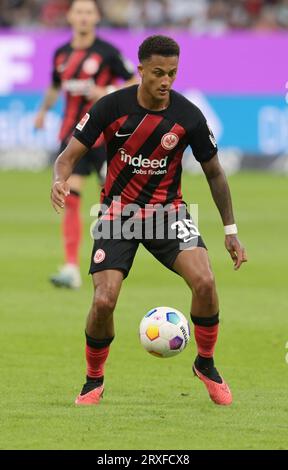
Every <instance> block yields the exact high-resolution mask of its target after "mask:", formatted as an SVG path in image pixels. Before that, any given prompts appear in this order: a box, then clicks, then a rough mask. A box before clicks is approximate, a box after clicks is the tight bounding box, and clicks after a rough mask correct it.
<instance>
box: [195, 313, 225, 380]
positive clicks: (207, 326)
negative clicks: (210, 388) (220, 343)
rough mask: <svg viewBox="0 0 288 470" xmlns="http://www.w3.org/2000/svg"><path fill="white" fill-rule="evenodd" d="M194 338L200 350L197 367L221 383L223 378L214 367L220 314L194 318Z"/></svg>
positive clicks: (196, 361)
mask: <svg viewBox="0 0 288 470" xmlns="http://www.w3.org/2000/svg"><path fill="white" fill-rule="evenodd" d="M191 320H192V322H193V323H194V336H195V340H196V344H197V348H198V356H197V357H196V360H195V367H196V368H197V369H198V370H200V371H201V372H202V373H203V374H204V375H206V376H207V377H209V378H210V379H211V380H214V381H215V382H218V383H221V382H222V380H221V377H220V376H219V373H218V371H217V369H216V368H215V367H214V359H213V354H214V349H215V345H216V341H217V336H218V327H219V313H217V314H216V315H214V316H212V317H194V316H192V315H191Z"/></svg>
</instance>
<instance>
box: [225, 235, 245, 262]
mask: <svg viewBox="0 0 288 470" xmlns="http://www.w3.org/2000/svg"><path fill="white" fill-rule="evenodd" d="M225 247H226V249H227V251H229V253H230V256H231V258H232V260H233V262H234V269H235V270H236V271H237V270H238V269H239V268H240V266H241V264H242V263H246V261H247V255H246V251H245V248H244V246H242V244H241V243H240V241H239V240H238V238H237V236H236V235H226V237H225Z"/></svg>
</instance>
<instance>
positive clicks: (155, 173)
mask: <svg viewBox="0 0 288 470" xmlns="http://www.w3.org/2000/svg"><path fill="white" fill-rule="evenodd" d="M179 54H180V51H179V46H178V44H177V43H176V42H175V41H174V40H173V39H172V38H169V37H166V36H151V37H148V38H147V39H146V40H145V41H144V42H143V43H142V44H141V46H140V48H139V61H140V65H139V67H138V70H139V73H140V76H141V84H140V86H137V85H134V86H131V87H129V88H126V89H123V90H120V91H117V92H115V93H112V94H111V95H109V96H107V97H104V98H102V99H101V100H99V101H98V103H96V104H95V105H94V106H93V107H92V108H91V110H90V111H89V113H87V114H86V116H85V117H84V119H82V121H81V122H80V123H79V124H78V126H77V128H76V130H75V133H74V136H73V137H72V139H71V140H70V142H69V144H68V146H67V148H66V149H65V150H64V152H63V153H62V154H61V155H59V157H58V159H57V160H56V162H55V167H54V182H53V186H52V189H51V199H52V204H53V206H54V208H55V209H56V210H57V211H59V210H60V208H63V207H64V205H65V198H66V197H67V194H68V193H69V184H68V183H67V181H68V178H69V177H70V175H71V172H72V171H73V168H74V166H75V165H76V164H77V162H78V161H79V160H80V159H81V157H83V155H84V154H85V153H86V152H87V150H88V149H89V148H91V146H93V144H94V142H95V141H96V140H97V138H98V137H99V135H100V134H101V132H104V136H105V141H106V144H107V152H108V170H107V178H106V183H105V187H104V190H103V203H105V204H106V205H107V208H108V209H107V210H106V211H105V212H103V211H102V215H101V214H100V215H101V217H100V219H99V220H98V222H97V225H96V227H97V226H98V228H99V225H101V224H102V225H105V220H106V223H113V219H115V217H116V218H117V214H118V213H119V209H121V210H122V208H123V209H124V208H125V207H127V204H129V203H134V204H137V205H138V206H139V208H140V212H141V211H142V209H143V208H145V205H147V204H148V205H150V206H151V205H155V204H161V205H167V204H168V203H170V204H173V207H175V208H176V211H177V207H179V204H180V205H181V203H182V193H181V161H182V156H183V152H184V150H185V148H186V147H187V146H188V145H190V146H191V147H192V150H193V154H194V156H195V158H196V159H197V160H198V161H199V162H200V164H201V166H202V168H203V171H204V173H205V176H206V178H207V180H208V183H209V186H210V189H211V193H212V196H213V199H214V201H215V203H216V206H217V208H218V210H219V212H220V215H221V218H222V221H223V225H224V233H225V245H226V248H227V250H228V252H229V253H230V256H231V258H232V260H233V262H234V268H235V269H236V270H237V269H239V268H240V266H241V264H242V263H243V262H245V261H247V257H246V254H245V249H244V248H243V246H242V245H241V243H240V241H239V240H238V238H237V226H236V224H235V220H234V216H233V209H232V202H231V196H230V190H229V186H228V183H227V180H226V177H225V174H224V172H223V169H222V167H221V165H220V163H219V160H218V156H217V144H216V142H215V138H214V136H213V134H212V132H211V130H210V129H209V127H208V125H207V122H206V119H205V117H204V116H203V114H202V113H201V111H200V110H199V109H198V108H197V107H196V106H195V105H194V104H192V103H191V102H190V101H188V100H187V99H186V98H185V97H184V96H182V95H181V94H179V93H177V92H175V91H174V90H172V85H173V82H174V80H175V78H176V74H177V69H178V61H179ZM84 158H85V157H84ZM117 197H118V198H119V197H121V200H120V201H119V200H117V199H116V200H115V198H117ZM182 204H183V203H182ZM103 210H104V209H103ZM115 220H116V219H115ZM118 220H119V218H118ZM167 220H169V218H168V219H167V218H166V219H165V224H166V223H167ZM111 221H112V222H111ZM121 223H122V221H121ZM123 226H124V224H123ZM173 226H174V227H175V225H173ZM176 226H177V228H178V230H177V236H176V237H174V238H171V237H168V236H167V235H164V238H163V237H162V238H160V239H158V238H157V237H153V236H152V237H151V238H150V239H148V238H147V239H146V238H145V237H144V236H143V238H142V239H129V237H127V236H126V234H125V233H124V232H125V231H123V234H121V236H120V237H119V236H117V237H110V238H109V237H104V236H103V237H102V238H101V236H97V237H94V238H95V241H94V247H93V252H92V260H91V266H90V273H91V274H92V277H93V283H94V297H93V302H92V306H91V310H90V312H89V315H88V319H87V325H86V359H87V379H86V383H85V385H84V386H83V389H82V391H81V393H80V395H79V396H78V397H77V399H76V404H77V405H90V404H95V405H96V404H97V403H99V401H100V398H101V397H102V395H103V391H104V365H105V361H106V359H107V357H108V354H109V348H110V345H111V343H112V341H113V338H114V323H113V312H114V309H115V306H116V303H117V298H118V296H119V293H120V289H121V285H122V282H123V279H124V278H126V277H127V275H128V273H129V270H130V268H131V265H132V263H133V259H134V256H135V254H136V251H137V248H138V246H139V243H142V244H143V245H144V246H145V248H147V250H148V251H150V253H152V254H153V255H154V256H155V257H156V258H157V259H158V260H159V261H160V262H161V263H162V264H163V265H164V266H166V267H167V268H169V269H171V270H173V271H174V272H176V273H178V274H179V275H180V276H181V277H182V278H183V280H184V281H185V282H186V284H187V285H188V287H189V288H190V290H191V292H192V308H191V319H192V322H193V324H194V334H195V339H196V344H197V348H198V355H197V357H196V359H195V361H194V364H193V371H194V374H195V375H196V376H198V377H199V379H200V380H201V381H202V382H203V383H204V385H205V386H206V388H207V390H208V393H209V395H210V397H211V399H212V400H213V401H214V402H215V403H217V404H219V405H229V404H230V403H231V402H232V395H231V392H230V390H229V387H228V385H227V384H226V382H225V381H224V379H223V378H222V377H221V376H220V375H219V373H218V371H217V369H216V367H215V365H214V358H213V356H214V348H215V344H216V341H217V334H218V326H219V303H218V296H217V291H216V286H215V280H214V276H213V273H212V270H211V267H210V262H209V258H208V254H207V249H206V247H205V244H204V242H203V240H202V238H201V236H200V234H199V232H198V231H197V230H196V229H195V226H193V221H192V220H191V218H190V216H189V214H188V213H186V214H185V215H184V217H182V216H181V217H180V220H178V222H177V224H176ZM164 228H165V234H167V232H169V230H167V228H168V229H169V227H167V226H166V227H164ZM95 233H96V231H95ZM100 234H101V230H100Z"/></svg>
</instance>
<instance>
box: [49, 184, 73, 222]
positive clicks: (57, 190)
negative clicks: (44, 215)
mask: <svg viewBox="0 0 288 470" xmlns="http://www.w3.org/2000/svg"><path fill="white" fill-rule="evenodd" d="M68 194H70V187H69V185H68V183H66V182H65V181H56V182H55V183H54V184H53V186H52V188H51V203H52V206H53V207H54V209H55V211H56V212H57V213H58V214H59V213H60V210H61V209H63V208H64V205H65V198H66V197H67V196H68Z"/></svg>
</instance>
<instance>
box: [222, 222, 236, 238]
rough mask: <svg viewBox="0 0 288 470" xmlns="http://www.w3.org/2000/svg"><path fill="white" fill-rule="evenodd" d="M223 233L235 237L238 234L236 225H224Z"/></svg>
mask: <svg viewBox="0 0 288 470" xmlns="http://www.w3.org/2000/svg"><path fill="white" fill-rule="evenodd" d="M224 233H225V235H237V233H238V230H237V225H236V224H232V225H224Z"/></svg>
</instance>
